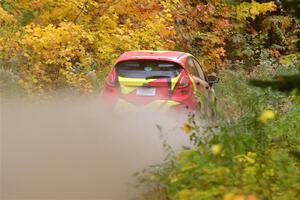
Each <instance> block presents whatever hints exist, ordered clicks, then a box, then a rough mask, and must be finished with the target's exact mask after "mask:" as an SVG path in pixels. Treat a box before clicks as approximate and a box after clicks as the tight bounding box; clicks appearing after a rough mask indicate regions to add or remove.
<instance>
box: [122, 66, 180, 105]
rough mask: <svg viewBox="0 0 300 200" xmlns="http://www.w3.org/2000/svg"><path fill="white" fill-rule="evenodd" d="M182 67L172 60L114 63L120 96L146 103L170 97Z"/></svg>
mask: <svg viewBox="0 0 300 200" xmlns="http://www.w3.org/2000/svg"><path fill="white" fill-rule="evenodd" d="M182 70H183V68H182V67H181V66H180V65H179V64H177V63H174V62H169V61H157V60H130V61H124V62H120V63H118V64H117V65H116V75H117V79H118V82H119V84H120V91H121V95H122V98H123V99H125V100H127V101H131V102H135V103H138V102H140V103H147V102H149V101H153V100H158V99H160V100H164V99H170V97H171V95H172V92H173V90H174V88H175V86H176V83H177V81H178V79H179V76H180V73H181V72H182Z"/></svg>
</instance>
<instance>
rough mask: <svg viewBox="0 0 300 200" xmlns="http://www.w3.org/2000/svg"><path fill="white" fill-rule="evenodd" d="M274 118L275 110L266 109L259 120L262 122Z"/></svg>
mask: <svg viewBox="0 0 300 200" xmlns="http://www.w3.org/2000/svg"><path fill="white" fill-rule="evenodd" d="M274 118H275V114H274V112H273V111H272V110H271V109H266V110H264V111H263V112H262V113H261V114H260V116H259V118H258V121H260V122H261V123H266V122H267V121H269V120H272V119H274Z"/></svg>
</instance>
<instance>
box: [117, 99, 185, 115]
mask: <svg viewBox="0 0 300 200" xmlns="http://www.w3.org/2000/svg"><path fill="white" fill-rule="evenodd" d="M113 110H114V111H115V112H140V111H145V112H167V111H170V110H174V111H180V112H181V111H185V112H186V111H188V110H189V109H188V108H187V106H185V105H184V104H182V103H180V102H177V101H173V100H154V101H151V102H150V103H146V104H136V103H134V102H129V101H126V100H124V99H119V100H118V101H117V102H116V104H115V106H114V109H113Z"/></svg>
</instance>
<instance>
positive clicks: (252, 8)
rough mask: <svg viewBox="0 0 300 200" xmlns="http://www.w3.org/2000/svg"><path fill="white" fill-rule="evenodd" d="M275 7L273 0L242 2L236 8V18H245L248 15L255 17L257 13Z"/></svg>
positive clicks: (262, 12) (263, 12)
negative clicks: (269, 0) (267, 0)
mask: <svg viewBox="0 0 300 200" xmlns="http://www.w3.org/2000/svg"><path fill="white" fill-rule="evenodd" d="M275 9H276V4H275V2H274V1H271V2H268V3H258V2H256V1H254V0H252V1H251V3H248V2H243V3H241V4H240V5H239V6H237V8H236V13H237V19H239V20H245V19H246V18H248V17H250V18H252V19H255V18H256V17H257V16H258V15H260V14H266V13H267V12H269V11H273V10H275Z"/></svg>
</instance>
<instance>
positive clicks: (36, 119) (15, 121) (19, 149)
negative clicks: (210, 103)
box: [0, 98, 188, 200]
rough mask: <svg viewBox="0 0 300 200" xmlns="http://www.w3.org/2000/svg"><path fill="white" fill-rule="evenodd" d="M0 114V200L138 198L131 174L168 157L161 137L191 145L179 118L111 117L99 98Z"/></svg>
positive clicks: (4, 107) (19, 106)
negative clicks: (182, 130) (183, 131)
mask: <svg viewBox="0 0 300 200" xmlns="http://www.w3.org/2000/svg"><path fill="white" fill-rule="evenodd" d="M0 111H1V119H0V120H1V121H0V126H1V135H0V136H1V138H0V139H1V141H0V142H1V143H0V145H1V148H0V156H1V157H0V158H1V168H0V172H1V174H0V175H1V187H0V189H1V198H0V199H1V200H11V199H22V200H23V199H24V200H25V199H30V200H31V199H39V200H43V199H53V200H60V199H62V200H65V199H72V200H74V199H81V200H84V199H122V200H126V199H133V198H134V197H135V196H137V195H138V191H137V190H136V189H135V188H134V185H135V184H136V182H135V179H134V178H133V177H132V174H133V173H135V172H136V171H140V170H142V169H143V168H144V167H147V166H149V165H151V164H156V163H160V162H161V161H162V160H163V159H164V157H165V153H164V149H163V147H162V138H164V139H166V140H167V141H168V143H169V144H170V145H171V146H172V147H174V148H175V149H178V148H179V147H180V146H181V145H182V144H185V145H186V144H188V138H187V136H186V135H184V134H183V133H181V132H180V126H181V124H182V121H183V117H182V116H180V115H179V114H178V113H172V114H163V113H113V112H112V111H111V109H109V108H108V107H107V106H106V105H104V104H103V103H100V101H99V99H98V98H97V99H90V98H88V99H84V98H80V99H78V98H77V99H72V100H70V99H68V100H62V99H56V100H54V101H46V102H42V103H24V102H20V101H18V102H12V101H3V100H2V102H1V110H0ZM161 128H162V131H159V129H161Z"/></svg>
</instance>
